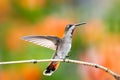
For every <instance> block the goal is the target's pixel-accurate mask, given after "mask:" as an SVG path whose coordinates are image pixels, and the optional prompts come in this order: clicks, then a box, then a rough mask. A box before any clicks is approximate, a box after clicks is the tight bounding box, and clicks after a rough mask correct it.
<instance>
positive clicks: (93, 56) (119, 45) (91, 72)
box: [79, 25, 120, 80]
mask: <svg viewBox="0 0 120 80" xmlns="http://www.w3.org/2000/svg"><path fill="white" fill-rule="evenodd" d="M93 26H94V25H93ZM88 27H89V25H88ZM101 27H102V26H101ZM91 31H92V32H91ZM91 31H89V30H88V31H87V32H86V33H87V34H88V37H90V38H88V40H87V41H88V49H87V51H85V53H84V54H83V55H81V59H82V60H83V61H88V62H93V63H97V64H100V65H103V66H105V67H107V68H109V69H111V70H112V71H114V72H116V73H118V74H120V68H119V66H120V58H119V55H120V38H119V36H118V35H116V34H108V33H105V32H100V31H99V28H97V29H96V31H94V28H93V30H91ZM98 32H99V34H98ZM103 33H104V34H103ZM89 34H91V35H89ZM92 34H93V36H94V35H96V37H100V41H99V43H97V45H96V44H95V39H96V38H94V37H93V36H92ZM89 40H92V43H91V41H90V42H89ZM79 71H81V73H82V74H83V79H84V80H114V78H113V77H112V76H111V75H109V74H108V73H106V72H104V71H102V70H99V69H96V68H91V67H85V66H82V67H80V68H79Z"/></svg>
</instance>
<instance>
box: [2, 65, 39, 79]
mask: <svg viewBox="0 0 120 80" xmlns="http://www.w3.org/2000/svg"><path fill="white" fill-rule="evenodd" d="M40 79H41V74H40V69H38V67H36V66H35V65H24V66H23V68H22V67H21V68H19V69H18V68H10V69H6V70H4V69H3V70H0V80H40Z"/></svg>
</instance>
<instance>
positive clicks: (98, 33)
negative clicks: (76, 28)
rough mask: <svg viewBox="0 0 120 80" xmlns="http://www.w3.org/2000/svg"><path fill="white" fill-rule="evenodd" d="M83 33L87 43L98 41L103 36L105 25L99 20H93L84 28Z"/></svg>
mask: <svg viewBox="0 0 120 80" xmlns="http://www.w3.org/2000/svg"><path fill="white" fill-rule="evenodd" d="M82 33H83V35H84V39H85V40H86V41H87V42H94V41H98V40H99V39H100V38H101V37H102V34H103V25H102V23H101V22H100V21H99V20H91V21H89V22H88V23H87V24H86V25H85V26H84V27H83V30H82Z"/></svg>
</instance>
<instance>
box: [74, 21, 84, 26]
mask: <svg viewBox="0 0 120 80" xmlns="http://www.w3.org/2000/svg"><path fill="white" fill-rule="evenodd" d="M84 24H86V23H85V22H83V23H78V24H75V26H80V25H84Z"/></svg>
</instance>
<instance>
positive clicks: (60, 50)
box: [22, 23, 86, 76]
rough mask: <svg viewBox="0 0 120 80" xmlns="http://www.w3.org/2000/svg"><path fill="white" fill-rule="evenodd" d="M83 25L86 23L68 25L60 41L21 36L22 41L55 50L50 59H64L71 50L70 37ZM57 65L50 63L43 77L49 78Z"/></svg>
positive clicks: (43, 37)
mask: <svg viewBox="0 0 120 80" xmlns="http://www.w3.org/2000/svg"><path fill="white" fill-rule="evenodd" d="M83 24H86V23H79V24H68V25H67V26H66V27H65V33H64V35H63V37H62V38H61V39H60V38H58V37H56V36H23V37H22V39H23V40H25V41H29V42H32V43H35V44H37V45H40V46H43V47H46V48H50V49H52V50H55V53H54V55H53V56H52V59H65V58H66V56H68V52H69V51H70V49H71V42H72V35H73V32H74V30H75V28H76V27H77V26H80V25H83ZM59 64H60V62H59V61H52V62H50V63H49V65H48V67H47V68H46V70H45V71H44V72H43V75H46V76H51V75H52V73H53V72H54V71H55V70H56V69H57V68H58V66H59Z"/></svg>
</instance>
